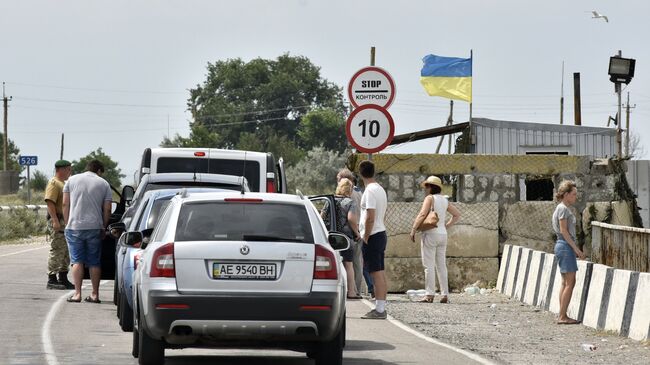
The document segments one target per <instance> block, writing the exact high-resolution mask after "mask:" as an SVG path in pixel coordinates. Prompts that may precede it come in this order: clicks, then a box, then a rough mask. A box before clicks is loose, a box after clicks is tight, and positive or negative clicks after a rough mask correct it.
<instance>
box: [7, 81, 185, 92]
mask: <svg viewBox="0 0 650 365" xmlns="http://www.w3.org/2000/svg"><path fill="white" fill-rule="evenodd" d="M8 84H10V85H16V86H29V87H36V88H47V89H61V90H79V91H96V92H111V93H132V94H187V93H188V92H187V91H153V90H120V89H99V88H85V87H69V86H54V85H40V84H29V83H23V82H8Z"/></svg>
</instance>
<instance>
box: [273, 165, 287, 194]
mask: <svg viewBox="0 0 650 365" xmlns="http://www.w3.org/2000/svg"><path fill="white" fill-rule="evenodd" d="M275 167H276V169H277V170H278V181H277V184H278V193H280V194H286V193H288V191H287V175H286V174H285V172H284V159H282V157H280V158H279V159H278V163H277V164H275Z"/></svg>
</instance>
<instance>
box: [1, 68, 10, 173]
mask: <svg viewBox="0 0 650 365" xmlns="http://www.w3.org/2000/svg"><path fill="white" fill-rule="evenodd" d="M10 100H11V96H10V97H8V98H7V95H6V94H5V83H4V81H3V82H2V105H3V109H4V141H2V152H3V154H2V156H3V160H2V161H3V162H4V165H3V171H8V170H9V136H7V110H8V109H9V101H10Z"/></svg>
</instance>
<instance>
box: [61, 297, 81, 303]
mask: <svg viewBox="0 0 650 365" xmlns="http://www.w3.org/2000/svg"><path fill="white" fill-rule="evenodd" d="M72 298H74V295H71V296H69V297H68V298H67V299H66V300H65V301H66V302H68V303H81V297H79V299H72Z"/></svg>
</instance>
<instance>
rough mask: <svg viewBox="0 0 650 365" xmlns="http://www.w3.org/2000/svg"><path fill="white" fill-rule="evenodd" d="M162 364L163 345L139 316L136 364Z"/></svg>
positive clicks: (163, 355) (163, 359)
mask: <svg viewBox="0 0 650 365" xmlns="http://www.w3.org/2000/svg"><path fill="white" fill-rule="evenodd" d="M164 362H165V344H164V342H163V341H161V340H156V339H154V338H151V337H149V335H148V334H147V331H145V329H144V321H143V320H142V314H140V321H139V322H138V363H139V364H140V365H161V364H163V363H164ZM323 364H325V363H323Z"/></svg>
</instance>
